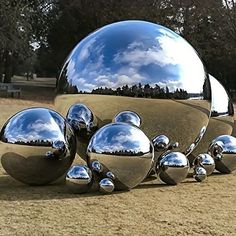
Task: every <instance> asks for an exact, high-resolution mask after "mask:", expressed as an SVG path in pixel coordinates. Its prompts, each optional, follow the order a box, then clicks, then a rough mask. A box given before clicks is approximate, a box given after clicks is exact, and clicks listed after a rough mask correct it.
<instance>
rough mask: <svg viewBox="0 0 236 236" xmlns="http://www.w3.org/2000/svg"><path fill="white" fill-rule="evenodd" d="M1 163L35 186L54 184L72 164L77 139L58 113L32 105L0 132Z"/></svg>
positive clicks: (14, 176) (25, 181) (13, 175)
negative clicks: (32, 106)
mask: <svg viewBox="0 0 236 236" xmlns="http://www.w3.org/2000/svg"><path fill="white" fill-rule="evenodd" d="M0 140H1V142H0V144H1V145H0V149H1V150H0V151H1V156H2V157H1V162H2V166H3V168H4V169H5V170H6V172H7V173H8V174H9V175H11V176H12V177H13V178H15V179H17V180H19V181H21V182H23V183H26V184H31V185H43V184H47V183H50V182H52V181H54V180H56V179H57V178H59V177H60V176H62V175H63V174H65V172H66V171H67V170H68V169H69V167H70V166H71V164H72V162H73V160H74V157H75V151H76V140H75V136H74V133H73V130H72V129H71V126H70V125H69V124H68V123H67V122H66V121H65V119H64V118H63V117H62V116H61V115H60V114H58V113H57V112H55V111H53V110H50V109H46V108H29V109H26V110H23V111H20V112H18V113H16V114H15V115H14V116H12V117H11V118H10V119H9V120H8V121H7V122H6V123H5V125H4V126H3V128H2V130H1V133H0Z"/></svg>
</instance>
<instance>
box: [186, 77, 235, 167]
mask: <svg viewBox="0 0 236 236" xmlns="http://www.w3.org/2000/svg"><path fill="white" fill-rule="evenodd" d="M209 81H210V84H211V97H212V107H211V117H210V121H209V124H208V126H207V129H206V133H205V134H204V136H203V138H202V140H201V141H200V143H199V144H198V146H197V147H196V148H195V149H194V151H193V152H192V153H191V154H190V155H189V156H188V158H189V161H190V163H191V165H192V164H193V162H194V160H195V158H196V157H197V156H198V154H199V153H205V152H206V151H207V150H208V147H209V144H210V143H211V142H212V140H213V139H215V137H218V136H220V135H231V134H232V131H233V126H234V107H233V103H232V100H231V98H230V96H229V94H228V93H227V91H226V89H225V88H224V86H223V85H222V84H221V83H220V82H219V81H218V80H217V79H216V78H215V77H213V76H212V75H210V74H209Z"/></svg>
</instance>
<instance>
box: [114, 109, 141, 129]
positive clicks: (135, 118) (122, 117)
mask: <svg viewBox="0 0 236 236" xmlns="http://www.w3.org/2000/svg"><path fill="white" fill-rule="evenodd" d="M113 121H114V122H125V123H129V124H131V125H136V126H137V127H140V126H141V117H140V116H139V115H138V114H137V113H135V112H133V111H122V112H120V113H118V114H117V115H116V116H115V117H114V119H113Z"/></svg>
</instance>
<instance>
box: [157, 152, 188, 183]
mask: <svg viewBox="0 0 236 236" xmlns="http://www.w3.org/2000/svg"><path fill="white" fill-rule="evenodd" d="M156 167H157V170H156V172H157V173H158V174H159V177H160V179H161V180H162V181H163V182H165V183H166V184H170V185H176V184H178V183H180V182H182V181H183V180H184V179H185V178H186V177H187V175H188V171H189V161H188V159H187V157H186V156H185V155H184V154H182V153H180V152H169V153H167V154H166V155H164V156H163V157H162V159H161V160H160V162H159V164H158V165H157V166H156Z"/></svg>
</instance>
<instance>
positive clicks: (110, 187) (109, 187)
mask: <svg viewBox="0 0 236 236" xmlns="http://www.w3.org/2000/svg"><path fill="white" fill-rule="evenodd" d="M114 189H115V186H114V183H113V181H112V180H111V179H109V178H104V179H102V180H101V181H100V182H99V191H100V192H101V193H106V194H107V193H112V192H113V191H114Z"/></svg>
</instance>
